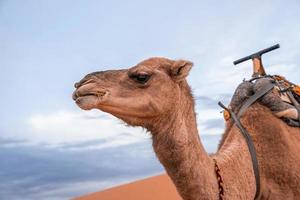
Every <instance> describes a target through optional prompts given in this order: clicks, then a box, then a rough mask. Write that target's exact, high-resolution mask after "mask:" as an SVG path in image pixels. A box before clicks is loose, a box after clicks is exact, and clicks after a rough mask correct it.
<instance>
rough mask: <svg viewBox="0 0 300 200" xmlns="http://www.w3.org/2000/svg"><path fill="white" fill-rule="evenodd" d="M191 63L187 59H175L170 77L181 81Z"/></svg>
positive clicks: (186, 74) (187, 72)
mask: <svg viewBox="0 0 300 200" xmlns="http://www.w3.org/2000/svg"><path fill="white" fill-rule="evenodd" d="M192 66H193V63H192V62H190V61H187V60H177V61H175V62H174V63H173V65H172V66H171V77H172V78H173V80H174V81H175V82H180V81H182V80H183V79H184V78H185V77H187V76H188V75H189V71H190V70H191V68H192Z"/></svg>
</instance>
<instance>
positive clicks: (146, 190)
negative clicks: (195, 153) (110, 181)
mask: <svg viewBox="0 0 300 200" xmlns="http://www.w3.org/2000/svg"><path fill="white" fill-rule="evenodd" d="M121 199H122V200H123V199H124V200H160V199H161V200H181V198H180V196H179V195H178V193H177V191H176V188H175V186H174V185H173V183H172V181H171V180H170V178H169V177H168V176H167V175H165V174H162V175H159V176H153V177H150V178H147V179H143V180H139V181H136V182H133V183H129V184H125V185H121V186H117V187H113V188H110V189H107V190H104V191H101V192H96V193H92V194H89V195H86V196H82V197H78V198H75V199H74V200H121Z"/></svg>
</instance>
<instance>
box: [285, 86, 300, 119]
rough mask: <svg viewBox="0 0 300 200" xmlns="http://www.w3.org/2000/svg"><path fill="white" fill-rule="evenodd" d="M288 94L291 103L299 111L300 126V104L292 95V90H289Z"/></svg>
mask: <svg viewBox="0 0 300 200" xmlns="http://www.w3.org/2000/svg"><path fill="white" fill-rule="evenodd" d="M286 93H287V95H288V97H289V98H290V100H291V102H292V103H293V104H294V106H295V108H296V109H297V111H298V120H299V124H300V104H299V103H298V101H297V100H296V99H295V97H294V95H293V94H292V92H291V91H290V90H288V91H287V92H286Z"/></svg>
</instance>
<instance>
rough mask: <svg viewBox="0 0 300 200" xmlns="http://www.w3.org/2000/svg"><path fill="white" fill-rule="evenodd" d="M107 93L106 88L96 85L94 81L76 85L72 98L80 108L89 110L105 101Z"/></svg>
mask: <svg viewBox="0 0 300 200" xmlns="http://www.w3.org/2000/svg"><path fill="white" fill-rule="evenodd" d="M108 95H109V91H108V90H105V89H103V88H99V87H96V85H95V84H94V83H88V84H84V85H81V86H80V87H78V88H77V89H76V90H75V91H74V92H73V95H72V98H73V100H74V101H75V103H76V104H77V105H78V106H79V107H80V108H81V109H83V110H91V109H93V108H98V107H99V105H100V104H102V103H103V102H105V100H106V99H107V96H108Z"/></svg>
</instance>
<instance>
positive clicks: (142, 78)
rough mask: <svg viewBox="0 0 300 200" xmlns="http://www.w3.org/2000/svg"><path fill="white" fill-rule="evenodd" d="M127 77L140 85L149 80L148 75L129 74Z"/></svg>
mask: <svg viewBox="0 0 300 200" xmlns="http://www.w3.org/2000/svg"><path fill="white" fill-rule="evenodd" d="M129 77H130V78H131V79H132V80H134V81H135V82H137V83H140V84H145V83H146V82H147V81H148V80H149V79H150V75H149V74H146V73H140V74H131V75H130V76H129Z"/></svg>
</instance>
